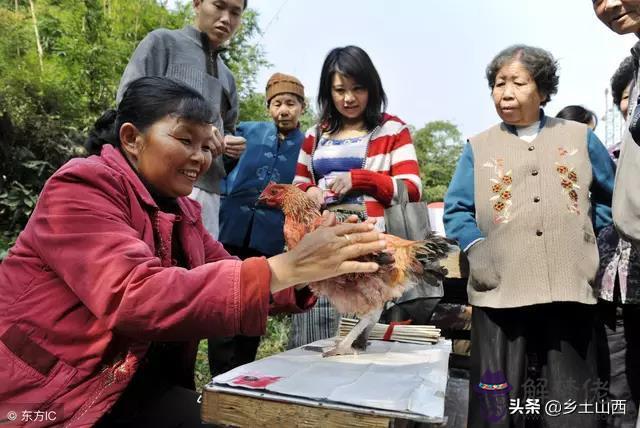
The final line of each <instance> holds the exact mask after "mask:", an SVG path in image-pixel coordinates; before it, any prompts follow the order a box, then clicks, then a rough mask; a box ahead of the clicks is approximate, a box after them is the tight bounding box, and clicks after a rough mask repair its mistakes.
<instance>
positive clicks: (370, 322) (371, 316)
mask: <svg viewBox="0 0 640 428" xmlns="http://www.w3.org/2000/svg"><path fill="white" fill-rule="evenodd" d="M381 314H382V308H380V309H376V310H374V311H371V312H369V313H368V314H365V315H363V316H362V317H361V318H360V321H358V323H357V324H356V325H355V326H354V327H353V328H352V329H351V331H350V332H349V333H348V334H347V335H346V336H345V337H344V338H343V339H342V340H340V341H339V342H338V343H336V346H335V347H334V348H332V349H329V350H328V351H325V352H323V353H322V356H323V357H332V356H335V355H353V354H357V353H358V351H364V350H365V349H367V340H368V339H369V333H371V330H373V327H374V326H375V325H376V323H377V322H378V320H379V319H380V315H381Z"/></svg>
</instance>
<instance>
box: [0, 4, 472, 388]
mask: <svg viewBox="0 0 640 428" xmlns="http://www.w3.org/2000/svg"><path fill="white" fill-rule="evenodd" d="M190 3H191V2H186V1H183V2H177V6H175V7H174V8H172V9H168V8H167V7H166V1H159V0H136V1H131V0H0V34H2V35H3V37H0V166H1V169H0V259H2V258H3V257H4V255H6V251H7V250H8V248H9V247H10V246H11V245H12V243H13V242H14V241H15V239H16V237H17V235H18V234H19V232H20V231H21V230H22V228H23V227H24V226H25V224H26V222H27V220H28V218H29V215H30V214H31V211H32V210H33V208H34V206H35V204H36V201H37V195H38V193H39V192H40V190H41V189H42V186H43V185H44V182H45V181H46V179H47V178H48V177H49V176H50V175H51V174H52V173H53V172H54V171H55V170H56V169H57V168H59V167H60V166H61V165H62V164H63V163H64V162H66V161H67V160H68V159H69V158H71V157H74V156H83V155H84V149H83V148H82V143H83V141H84V137H85V135H86V134H87V131H88V129H89V127H90V126H91V125H92V124H93V122H94V121H95V119H96V118H97V117H98V116H99V115H100V114H101V113H102V112H103V111H105V110H107V109H108V108H112V107H114V101H115V94H116V90H117V87H118V83H119V81H120V76H121V74H122V72H123V71H124V68H125V66H126V64H127V62H128V59H129V57H130V56H131V54H132V52H133V50H134V49H135V47H136V46H137V44H138V43H139V42H140V40H142V38H143V37H144V36H145V35H146V34H147V33H148V32H150V31H152V30H154V29H156V28H159V27H165V28H181V27H183V26H184V25H186V24H188V23H190V22H191V20H192V18H193V15H192V14H193V12H192V10H191V7H190ZM258 18H259V17H258V15H257V13H256V12H255V11H253V10H251V9H249V10H247V11H246V12H245V13H244V15H243V24H242V27H241V29H240V30H239V32H238V33H237V34H236V36H235V37H234V38H233V40H232V41H231V43H230V45H229V49H228V51H227V52H226V53H225V55H226V61H227V64H228V65H229V66H230V68H231V69H232V71H233V72H234V75H235V77H236V81H237V85H238V90H239V95H240V112H241V113H240V120H269V116H268V114H267V111H266V109H265V98H264V94H263V92H262V90H261V88H260V90H257V89H256V81H255V76H256V75H257V71H258V70H259V69H260V68H261V67H265V66H268V65H270V64H268V62H267V60H266V56H265V52H264V50H263V47H262V46H261V45H260V43H259V36H260V34H261V31H260V28H259V25H258V22H259V19H258ZM7 35H10V36H9V37H7ZM310 107H312V106H310ZM313 121H314V114H313V108H310V109H309V110H308V111H307V113H305V115H304V116H303V118H302V126H303V127H305V128H306V127H308V126H310V125H311V124H312V123H313ZM414 139H415V144H416V150H417V153H418V158H419V160H420V167H421V173H422V178H423V180H424V186H425V197H426V198H427V199H428V200H429V201H435V200H442V197H443V196H444V193H445V191H446V186H447V184H448V182H449V180H450V177H451V174H452V172H453V169H454V167H455V162H456V160H457V158H458V156H459V153H460V150H461V147H462V142H461V136H460V132H459V131H458V129H457V128H456V126H455V125H453V124H451V123H449V122H442V121H437V122H430V123H427V124H426V125H425V126H424V127H423V128H421V129H418V130H415V131H414ZM288 329H289V324H288V320H287V319H286V318H278V319H275V320H272V321H271V322H270V324H269V331H268V334H267V338H266V340H263V344H262V346H261V349H260V351H259V352H260V354H259V355H260V356H264V355H268V354H271V353H274V352H279V351H282V350H283V349H284V346H285V344H286V340H287V335H288ZM204 350H205V348H204V344H203V347H202V349H201V351H204ZM207 371H208V370H207V367H206V356H205V353H203V352H201V353H200V354H199V356H198V374H197V378H198V379H197V380H198V383H199V384H200V385H201V384H202V383H203V382H205V381H206V380H208V375H207Z"/></svg>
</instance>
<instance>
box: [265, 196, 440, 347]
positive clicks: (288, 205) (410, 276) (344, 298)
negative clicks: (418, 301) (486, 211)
mask: <svg viewBox="0 0 640 428" xmlns="http://www.w3.org/2000/svg"><path fill="white" fill-rule="evenodd" d="M258 203H261V204H265V205H268V206H271V207H274V208H279V209H281V210H282V211H283V213H284V215H285V221H284V237H285V241H286V244H287V247H288V248H289V249H292V248H294V247H295V246H296V245H297V244H298V242H300V239H302V237H303V236H304V235H306V234H307V233H309V232H312V231H313V230H315V229H316V228H317V227H319V225H320V224H321V222H322V217H321V215H320V211H319V210H318V209H317V208H316V205H315V204H314V202H313V201H312V200H311V199H310V198H309V197H308V196H307V195H306V193H305V192H303V191H302V190H300V189H298V187H296V186H294V185H291V184H276V183H270V184H269V185H268V186H267V187H266V188H265V189H264V191H263V192H262V194H261V195H260V197H259V199H258ZM384 237H385V240H386V242H387V252H383V253H379V254H372V255H369V256H365V257H362V258H361V259H360V260H362V261H375V262H377V263H378V264H379V266H380V268H379V269H378V271H377V272H373V273H351V274H345V275H341V276H338V277H335V278H331V279H327V280H323V281H318V282H313V283H310V284H309V287H310V288H311V290H312V291H313V293H314V294H316V295H317V296H326V297H327V298H328V300H329V301H330V302H331V304H332V305H333V306H334V307H335V308H336V309H337V310H338V312H340V313H341V314H355V315H357V316H358V318H359V319H360V321H359V322H358V324H356V326H355V327H354V328H353V329H352V330H351V331H350V332H349V334H348V335H347V336H345V337H344V338H343V339H342V340H341V341H339V342H338V343H337V344H336V346H335V347H334V348H333V349H330V350H328V351H326V352H324V354H323V355H324V356H332V355H348V354H354V353H356V352H357V351H358V350H365V349H366V346H367V339H368V337H369V333H370V332H371V330H372V329H373V327H374V326H375V324H376V322H378V320H379V318H380V315H381V314H382V311H383V308H384V304H385V303H386V302H388V301H390V300H392V299H394V298H397V297H400V296H401V295H402V293H403V292H404V291H405V290H408V289H409V288H411V287H413V286H414V285H415V284H416V282H417V281H418V280H419V279H420V278H421V276H422V274H423V273H424V271H425V270H429V271H433V272H436V273H438V274H443V273H445V272H446V270H444V268H442V267H441V266H440V264H439V260H441V259H443V258H446V257H447V254H448V253H449V251H450V248H451V247H450V245H449V242H450V241H449V240H447V239H446V238H443V237H440V236H438V235H435V234H430V235H429V236H426V237H425V239H424V240H422V241H408V240H405V239H402V238H399V237H397V236H393V235H384Z"/></svg>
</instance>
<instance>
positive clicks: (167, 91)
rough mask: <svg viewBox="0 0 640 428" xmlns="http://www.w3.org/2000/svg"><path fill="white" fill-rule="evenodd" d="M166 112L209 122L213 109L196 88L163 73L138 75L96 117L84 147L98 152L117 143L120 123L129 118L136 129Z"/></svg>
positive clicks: (149, 124)
mask: <svg viewBox="0 0 640 428" xmlns="http://www.w3.org/2000/svg"><path fill="white" fill-rule="evenodd" d="M167 115H174V116H177V117H180V118H183V119H187V120H191V121H194V122H201V123H211V122H212V118H213V112H212V111H211V107H210V106H209V105H208V104H207V102H206V101H205V99H204V98H203V97H202V95H200V94H199V93H198V92H197V91H195V90H193V89H191V88H190V87H188V86H186V85H185V84H183V83H181V82H178V81H175V80H172V79H168V78H165V77H141V78H139V79H136V80H134V81H133V82H131V84H130V85H129V87H128V88H127V90H126V91H125V93H124V95H123V97H122V101H120V104H119V105H118V108H117V109H116V110H107V111H106V112H105V113H104V114H103V115H102V116H100V117H99V118H98V120H96V123H95V124H94V126H93V129H92V130H91V131H90V132H89V137H88V139H87V141H86V142H85V148H86V149H87V152H88V153H89V154H100V150H102V146H104V145H105V144H111V145H112V146H114V147H120V137H119V132H120V127H121V126H122V124H123V123H126V122H130V123H132V124H133V125H135V127H136V128H138V130H139V131H140V132H144V131H146V130H147V129H148V128H149V127H150V126H151V125H153V124H154V123H155V122H157V121H158V120H161V119H162V118H164V117H165V116H167Z"/></svg>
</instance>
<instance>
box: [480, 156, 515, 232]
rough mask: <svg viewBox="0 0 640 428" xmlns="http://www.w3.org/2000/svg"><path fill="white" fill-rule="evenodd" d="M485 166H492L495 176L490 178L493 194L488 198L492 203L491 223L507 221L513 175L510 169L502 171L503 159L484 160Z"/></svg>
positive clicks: (509, 212)
mask: <svg viewBox="0 0 640 428" xmlns="http://www.w3.org/2000/svg"><path fill="white" fill-rule="evenodd" d="M483 166H484V167H485V168H493V171H494V174H495V176H494V177H492V178H491V179H490V180H491V193H493V196H492V197H491V198H490V199H489V201H490V202H491V204H492V205H493V223H494V224H501V223H508V222H509V219H510V217H511V205H513V201H512V200H511V197H512V196H513V195H512V194H511V185H512V184H513V177H512V176H511V170H509V171H507V172H504V159H492V160H490V161H488V162H485V164H484V165H483Z"/></svg>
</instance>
